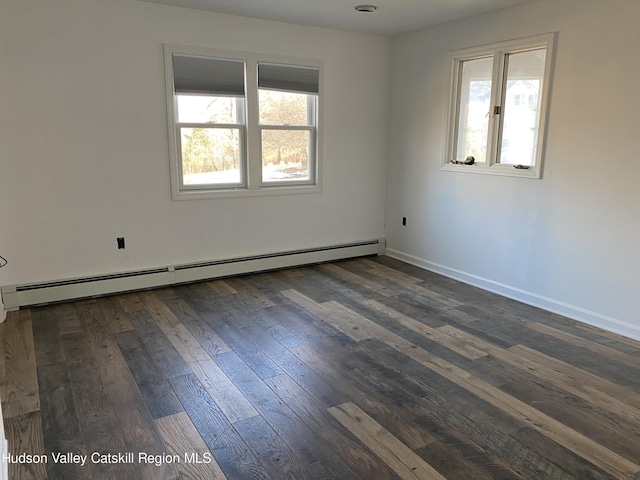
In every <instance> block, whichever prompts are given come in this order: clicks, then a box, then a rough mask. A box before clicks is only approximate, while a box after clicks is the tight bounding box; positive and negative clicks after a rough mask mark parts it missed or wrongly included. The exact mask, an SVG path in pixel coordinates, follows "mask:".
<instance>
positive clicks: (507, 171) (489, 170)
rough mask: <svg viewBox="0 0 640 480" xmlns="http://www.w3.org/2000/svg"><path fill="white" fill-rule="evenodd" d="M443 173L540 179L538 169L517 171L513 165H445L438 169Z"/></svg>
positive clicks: (531, 168)
mask: <svg viewBox="0 0 640 480" xmlns="http://www.w3.org/2000/svg"><path fill="white" fill-rule="evenodd" d="M440 170H442V171H445V172H458V173H475V174H479V175H498V176H502V177H520V178H536V179H539V178H540V177H541V172H540V169H539V168H536V167H530V168H528V169H518V168H515V167H514V166H513V165H490V166H486V165H479V164H474V165H461V164H455V163H446V164H444V165H443V166H442V168H441V169H440Z"/></svg>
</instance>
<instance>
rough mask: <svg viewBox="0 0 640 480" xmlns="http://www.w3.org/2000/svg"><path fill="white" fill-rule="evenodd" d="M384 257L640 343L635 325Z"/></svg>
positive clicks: (391, 252) (419, 262)
mask: <svg viewBox="0 0 640 480" xmlns="http://www.w3.org/2000/svg"><path fill="white" fill-rule="evenodd" d="M386 255H388V256H389V257H392V258H396V259H398V260H402V261H403V262H406V263H410V264H411V265H415V266H416V267H420V268H423V269H425V270H428V271H430V272H434V273H438V274H440V275H443V276H445V277H449V278H453V279H454V280H458V281H460V282H463V283H467V284H469V285H473V286H474V287H478V288H481V289H483V290H487V291H489V292H493V293H497V294H498V295H502V296H503V297H507V298H510V299H512V300H517V301H519V302H522V303H526V304H527V305H531V306H534V307H538V308H541V309H543V310H547V311H549V312H552V313H556V314H558V315H562V316H564V317H567V318H570V319H572V320H577V321H578V322H582V323H586V324H587V325H591V326H593V327H598V328H602V329H603V330H608V331H610V332H613V333H618V334H620V335H623V336H625V337H629V338H632V339H634V340H640V327H639V326H637V325H631V324H629V323H626V322H623V321H621V320H618V319H615V318H612V317H608V316H606V315H601V314H599V313H596V312H592V311H589V310H586V309H584V308H581V307H577V306H575V305H570V304H568V303H565V302H561V301H558V300H555V299H553V298H549V297H545V296H542V295H537V294H535V293H531V292H527V291H525V290H521V289H519V288H514V287H511V286H509V285H504V284H502V283H498V282H494V281H493V280H489V279H487V278H483V277H479V276H477V275H472V274H470V273H466V272H463V271H461V270H457V269H455V268H449V267H446V266H444V265H440V264H437V263H433V262H430V261H428V260H424V259H422V258H419V257H415V256H413V255H410V254H408V253H404V252H401V251H399V250H395V249H392V248H387V250H386Z"/></svg>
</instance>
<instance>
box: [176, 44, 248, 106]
mask: <svg viewBox="0 0 640 480" xmlns="http://www.w3.org/2000/svg"><path fill="white" fill-rule="evenodd" d="M173 88H174V90H175V92H176V93H192V94H193V93H195V94H206V95H222V96H228V97H244V62H242V61H240V60H226V59H221V58H209V57H193V56H189V55H175V54H174V55H173Z"/></svg>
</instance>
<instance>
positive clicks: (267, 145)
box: [262, 130, 311, 182]
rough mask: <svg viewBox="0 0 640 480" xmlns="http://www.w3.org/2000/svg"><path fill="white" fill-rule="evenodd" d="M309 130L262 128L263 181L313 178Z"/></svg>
mask: <svg viewBox="0 0 640 480" xmlns="http://www.w3.org/2000/svg"><path fill="white" fill-rule="evenodd" d="M310 149H311V132H310V131H309V130H262V181H263V182H288V181H304V180H311V168H310V165H309V163H310V161H309V160H310V155H309V152H310Z"/></svg>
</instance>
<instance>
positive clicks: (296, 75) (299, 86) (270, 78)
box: [258, 63, 320, 95]
mask: <svg viewBox="0 0 640 480" xmlns="http://www.w3.org/2000/svg"><path fill="white" fill-rule="evenodd" d="M319 84H320V70H319V69H317V68H314V67H298V66H295V65H274V64H271V63H259V64H258V88H265V89H270V90H285V91H287V92H300V93H309V94H315V95H317V94H318V92H319Z"/></svg>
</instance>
